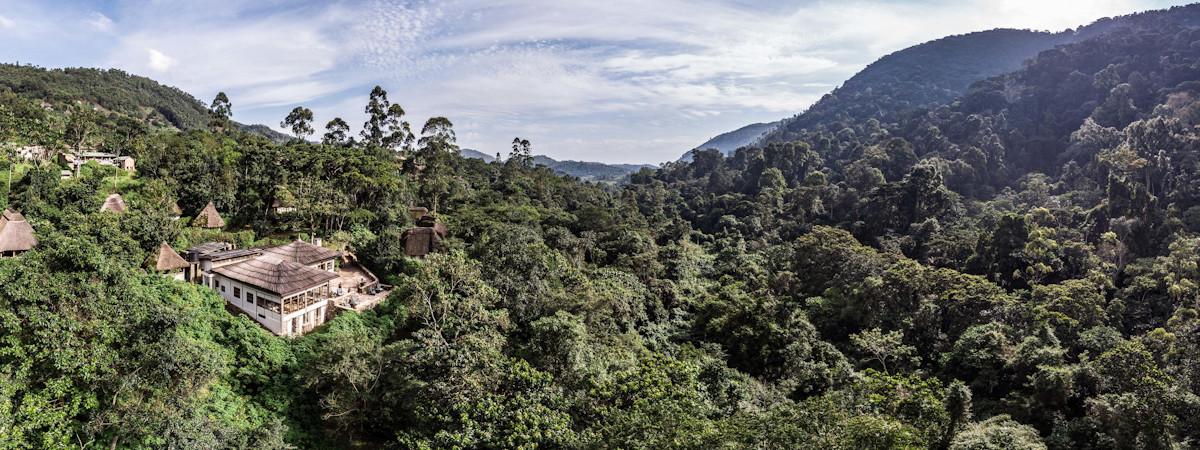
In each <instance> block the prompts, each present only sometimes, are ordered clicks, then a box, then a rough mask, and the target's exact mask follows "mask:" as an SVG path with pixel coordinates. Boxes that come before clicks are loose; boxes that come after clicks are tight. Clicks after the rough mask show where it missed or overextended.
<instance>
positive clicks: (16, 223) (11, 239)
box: [0, 209, 37, 252]
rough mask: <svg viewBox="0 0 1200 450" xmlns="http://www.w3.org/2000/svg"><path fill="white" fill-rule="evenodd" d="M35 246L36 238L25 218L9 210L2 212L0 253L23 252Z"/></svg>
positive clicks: (0, 218) (0, 219)
mask: <svg viewBox="0 0 1200 450" xmlns="http://www.w3.org/2000/svg"><path fill="white" fill-rule="evenodd" d="M36 245H37V237H34V235H33V227H31V226H29V222H26V221H25V216H23V215H21V213H19V212H16V211H13V210H11V209H6V210H4V215H3V216H0V252H24V251H29V250H32V249H33V247H34V246H36Z"/></svg>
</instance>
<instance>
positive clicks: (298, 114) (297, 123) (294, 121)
mask: <svg viewBox="0 0 1200 450" xmlns="http://www.w3.org/2000/svg"><path fill="white" fill-rule="evenodd" d="M312 121H313V112H312V110H311V109H308V108H305V107H303V106H297V107H295V108H293V109H292V112H290V113H288V115H287V117H285V118H284V119H283V122H280V123H279V126H281V127H284V128H289V129H291V130H292V134H294V135H296V138H297V139H300V140H302V141H303V140H304V138H305V137H306V136H308V135H310V134H313V127H312Z"/></svg>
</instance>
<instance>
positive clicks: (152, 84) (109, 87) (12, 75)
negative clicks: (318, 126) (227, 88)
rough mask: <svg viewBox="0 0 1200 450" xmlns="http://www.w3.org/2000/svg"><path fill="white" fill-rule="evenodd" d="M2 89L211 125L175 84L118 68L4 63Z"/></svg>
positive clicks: (146, 118)
mask: <svg viewBox="0 0 1200 450" xmlns="http://www.w3.org/2000/svg"><path fill="white" fill-rule="evenodd" d="M0 91H7V92H11V93H14V94H16V95H19V96H21V97H24V98H27V99H31V100H37V101H40V102H44V103H45V104H46V105H47V106H50V107H51V108H58V109H64V108H69V107H71V106H73V105H76V104H79V103H83V104H88V105H94V106H98V107H100V108H102V109H104V110H106V111H111V112H114V113H117V114H118V115H119V116H121V117H125V118H129V119H131V120H134V121H138V122H142V123H143V124H144V125H146V126H150V127H172V128H176V129H180V130H193V129H199V128H205V127H207V126H208V124H209V123H208V122H209V115H208V108H206V107H205V106H204V104H202V103H200V101H199V100H196V98H195V97H192V95H191V94H188V93H187V92H183V91H181V90H179V89H177V88H174V87H170V86H165V85H162V84H159V83H158V82H157V81H154V80H151V79H149V78H146V77H142V76H137V75H131V74H129V73H126V72H124V71H121V70H117V69H107V70H101V69H89V68H68V69H51V70H47V69H42V68H40V67H33V66H18V65H14V64H0ZM238 125H239V126H240V127H242V128H244V129H245V130H246V131H250V132H253V133H257V134H261V135H263V136H266V137H267V138H270V139H274V140H277V141H278V140H286V139H287V136H284V135H282V134H281V133H279V132H277V131H274V130H272V129H270V128H268V127H266V126H263V125H241V124H238Z"/></svg>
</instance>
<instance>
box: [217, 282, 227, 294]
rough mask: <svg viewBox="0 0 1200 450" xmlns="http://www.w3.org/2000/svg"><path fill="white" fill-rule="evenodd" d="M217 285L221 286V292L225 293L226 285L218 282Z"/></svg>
mask: <svg viewBox="0 0 1200 450" xmlns="http://www.w3.org/2000/svg"><path fill="white" fill-rule="evenodd" d="M217 284H220V285H221V292H225V283H221V282H217Z"/></svg>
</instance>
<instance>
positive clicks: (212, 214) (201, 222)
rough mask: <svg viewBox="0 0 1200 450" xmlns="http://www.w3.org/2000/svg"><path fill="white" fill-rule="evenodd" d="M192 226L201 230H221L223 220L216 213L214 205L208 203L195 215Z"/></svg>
mask: <svg viewBox="0 0 1200 450" xmlns="http://www.w3.org/2000/svg"><path fill="white" fill-rule="evenodd" d="M192 226H194V227H201V228H221V227H224V226H225V219H222V218H221V215H220V214H218V213H217V207H216V205H213V202H208V204H207V205H205V206H204V209H202V210H200V214H197V215H196V219H195V220H192Z"/></svg>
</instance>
